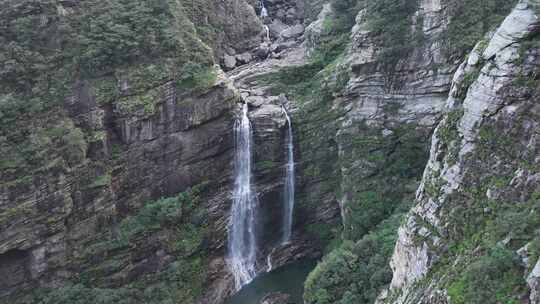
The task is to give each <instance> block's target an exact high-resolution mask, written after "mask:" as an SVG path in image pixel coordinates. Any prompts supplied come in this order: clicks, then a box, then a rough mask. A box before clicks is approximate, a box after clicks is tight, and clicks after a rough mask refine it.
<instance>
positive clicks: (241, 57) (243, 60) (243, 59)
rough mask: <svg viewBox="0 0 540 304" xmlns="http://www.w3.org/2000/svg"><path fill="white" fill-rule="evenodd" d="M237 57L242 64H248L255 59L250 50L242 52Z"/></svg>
mask: <svg viewBox="0 0 540 304" xmlns="http://www.w3.org/2000/svg"><path fill="white" fill-rule="evenodd" d="M235 58H236V61H237V62H238V63H240V64H246V63H249V62H251V61H252V60H253V56H252V55H251V54H250V53H248V52H245V53H242V54H240V55H236V56H235Z"/></svg>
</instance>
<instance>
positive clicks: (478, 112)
mask: <svg viewBox="0 0 540 304" xmlns="http://www.w3.org/2000/svg"><path fill="white" fill-rule="evenodd" d="M536 7H537V4H535V2H534V1H531V2H529V1H522V2H520V3H519V4H518V5H517V6H516V8H515V9H514V10H513V11H512V13H511V14H510V15H509V16H508V17H507V18H506V19H505V21H504V22H503V23H502V25H501V26H500V27H499V28H498V29H497V31H496V32H495V33H494V34H493V36H492V37H490V38H488V39H487V40H486V41H484V42H481V43H479V44H478V45H477V47H476V48H475V50H474V51H473V52H472V53H471V54H470V55H469V57H468V60H467V61H466V62H464V63H463V64H462V65H461V66H460V68H459V70H458V71H457V72H456V74H455V76H454V80H453V84H452V90H451V92H450V97H449V98H448V101H447V105H446V112H447V113H446V115H445V118H444V119H443V121H442V122H441V123H440V124H439V126H438V127H437V130H436V131H435V133H434V135H433V138H432V145H431V153H430V154H431V155H430V160H429V163H428V165H427V167H426V170H425V172H424V177H423V180H422V184H421V186H420V188H419V189H418V191H417V196H416V206H415V207H414V208H413V210H412V211H411V212H410V214H409V216H408V218H407V222H406V224H405V225H403V226H402V227H401V228H400V230H399V238H398V241H397V244H396V247H395V251H394V255H393V257H392V262H391V266H392V269H393V272H394V274H393V279H392V284H391V287H392V289H393V290H394V291H395V292H396V293H399V294H400V296H399V297H398V298H397V299H393V300H391V302H392V303H435V302H434V300H433V299H434V298H438V299H439V300H438V301H439V302H440V303H447V302H448V301H449V300H447V299H446V298H447V296H444V294H445V292H444V291H443V290H444V288H441V286H439V284H440V283H441V282H439V281H438V280H441V279H443V278H441V277H437V276H435V277H432V278H431V279H429V281H427V282H425V281H424V282H423V283H422V284H420V283H419V284H415V283H418V282H419V281H421V280H423V279H425V278H426V275H427V274H428V273H429V272H430V271H432V267H433V265H435V263H437V262H438V261H439V260H440V259H441V257H442V256H445V255H446V254H448V253H447V250H448V246H451V244H452V240H455V239H456V238H458V239H459V237H460V236H459V235H456V233H457V232H456V231H457V230H460V229H458V227H459V226H460V225H463V223H461V224H460V223H458V222H457V220H456V219H455V218H454V216H452V214H453V213H455V212H457V211H456V210H459V208H461V207H460V206H461V205H460V204H465V205H467V206H474V205H475V204H481V203H480V202H479V201H478V199H477V198H476V197H473V195H470V194H467V193H468V192H469V191H472V190H471V188H474V187H476V186H479V185H482V184H489V178H488V177H491V178H494V177H495V176H503V175H507V176H508V178H509V183H508V184H504V185H502V186H501V185H497V186H495V185H489V186H488V187H487V189H486V188H482V189H483V190H480V191H484V192H483V193H478V195H480V196H482V197H484V200H494V201H499V202H500V201H505V200H509V201H513V202H515V204H520V203H523V202H524V201H527V200H528V198H529V197H530V195H531V194H532V193H534V192H535V191H538V189H540V184H539V183H538V172H537V171H536V170H535V169H533V168H534V166H535V165H534V164H538V157H537V155H538V149H539V147H538V144H537V140H538V138H537V135H536V134H535V133H534V132H533V131H532V130H534V129H535V128H537V127H538V120H537V119H535V118H534V116H535V115H537V112H538V108H537V107H536V106H534V104H535V103H536V102H537V98H538V96H537V92H535V91H534V90H532V91H531V88H530V87H529V88H528V87H526V86H525V87H523V86H522V85H520V84H519V79H524V78H527V79H528V77H530V75H531V73H534V72H533V71H534V69H535V66H537V65H538V60H539V58H538V49H536V48H531V49H528V50H527V51H526V54H527V55H524V56H523V55H520V54H523V53H520V50H522V51H521V52H523V50H526V49H527V46H526V40H527V39H536V38H534V37H532V36H533V35H534V34H536V33H537V32H538V31H539V29H540V27H539V26H540V23H539V21H538V16H537V14H536V11H535V8H536ZM533 77H534V76H533ZM532 89H534V88H532ZM488 130H489V131H488ZM515 130H519V131H515ZM491 132H493V133H491ZM513 132H518V133H515V134H514V133H513ZM490 134H491V135H490ZM511 134H514V135H511ZM493 136H495V137H499V138H501V137H504V136H511V137H514V138H513V139H512V143H511V144H512V145H513V152H512V155H519V156H518V157H519V158H522V159H527V161H526V162H530V163H528V165H525V164H523V163H521V164H519V163H516V162H515V159H512V158H508V155H505V154H504V152H501V151H500V149H503V148H502V147H499V148H494V149H493V146H490V147H491V148H492V150H489V153H490V154H489V155H491V156H489V159H486V158H485V157H486V154H485V153H488V152H486V150H485V149H486V141H489V140H494V142H491V144H494V143H495V145H504V144H502V142H500V141H497V140H496V139H494V138H493ZM488 138H489V139H488ZM507 144H510V143H507ZM535 155H536V156H535ZM523 166H525V167H523ZM531 166H532V167H531ZM478 208H479V207H478ZM489 210H490V209H484V211H486V212H489ZM478 216H479V217H482V215H478ZM484 216H485V215H484ZM462 220H463V221H467V220H470V219H462ZM446 279H448V278H446ZM421 286H422V287H421ZM426 286H429V287H426ZM398 290H399V292H398ZM534 293H535V292H534V291H533V292H532V294H534ZM439 302H436V303H439Z"/></svg>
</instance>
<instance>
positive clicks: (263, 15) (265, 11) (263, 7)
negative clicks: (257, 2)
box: [261, 0, 268, 19]
mask: <svg viewBox="0 0 540 304" xmlns="http://www.w3.org/2000/svg"><path fill="white" fill-rule="evenodd" d="M266 17H268V10H267V9H266V6H265V5H264V0H261V18H263V19H264V18H266Z"/></svg>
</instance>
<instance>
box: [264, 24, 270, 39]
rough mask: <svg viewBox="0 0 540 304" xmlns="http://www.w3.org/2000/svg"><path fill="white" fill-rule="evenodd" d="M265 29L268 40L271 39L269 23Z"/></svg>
mask: <svg viewBox="0 0 540 304" xmlns="http://www.w3.org/2000/svg"><path fill="white" fill-rule="evenodd" d="M264 30H265V32H266V40H267V41H270V28H268V25H265V26H264Z"/></svg>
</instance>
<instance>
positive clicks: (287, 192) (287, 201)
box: [282, 106, 294, 244]
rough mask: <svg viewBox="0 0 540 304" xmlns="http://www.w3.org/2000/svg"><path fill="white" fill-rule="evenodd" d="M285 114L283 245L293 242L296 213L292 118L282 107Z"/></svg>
mask: <svg viewBox="0 0 540 304" xmlns="http://www.w3.org/2000/svg"><path fill="white" fill-rule="evenodd" d="M282 109H283V113H285V117H286V118H287V138H286V145H287V165H286V166H285V171H286V172H285V189H284V191H283V198H284V204H283V205H284V208H283V237H282V243H283V244H286V243H288V242H289V241H290V240H291V234H292V225H293V212H294V141H293V130H292V123H291V118H290V117H289V113H287V110H286V109H285V107H283V106H282Z"/></svg>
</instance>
